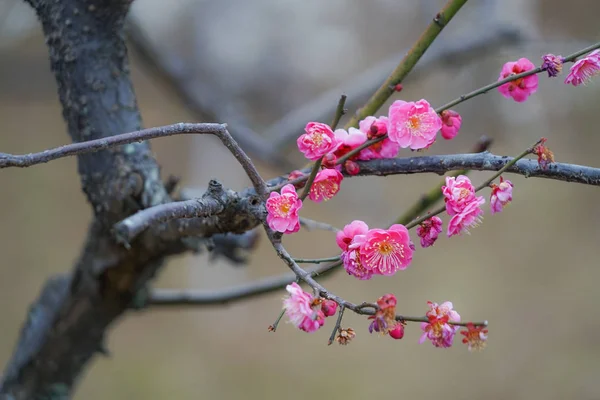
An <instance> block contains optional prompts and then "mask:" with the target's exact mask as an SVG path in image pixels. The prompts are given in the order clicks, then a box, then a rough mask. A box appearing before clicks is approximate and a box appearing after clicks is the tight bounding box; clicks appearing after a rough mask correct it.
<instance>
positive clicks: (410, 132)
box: [388, 100, 442, 150]
mask: <svg viewBox="0 0 600 400" xmlns="http://www.w3.org/2000/svg"><path fill="white" fill-rule="evenodd" d="M388 117H389V125H388V137H389V138H390V140H391V141H393V142H395V143H398V144H399V145H400V147H402V148H403V149H404V148H407V147H410V148H411V149H412V150H418V149H423V148H426V147H429V146H431V145H432V144H433V142H435V136H436V134H437V132H438V131H439V130H440V129H441V128H442V119H441V118H440V116H439V115H438V114H437V113H436V112H435V110H434V109H433V108H431V106H430V105H429V103H428V102H427V101H426V100H419V101H417V102H412V101H411V102H406V101H402V100H396V101H395V102H393V103H392V105H391V106H390V109H389V115H388Z"/></svg>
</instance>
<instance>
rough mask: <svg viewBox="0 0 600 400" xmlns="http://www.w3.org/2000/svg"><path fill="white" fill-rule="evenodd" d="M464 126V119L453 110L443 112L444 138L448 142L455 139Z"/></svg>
mask: <svg viewBox="0 0 600 400" xmlns="http://www.w3.org/2000/svg"><path fill="white" fill-rule="evenodd" d="M461 125H462V117H461V116H460V114H459V113H457V112H456V111H452V110H444V111H442V137H443V138H444V139H446V140H450V139H454V137H456V135H457V134H458V131H459V130H460V126H461Z"/></svg>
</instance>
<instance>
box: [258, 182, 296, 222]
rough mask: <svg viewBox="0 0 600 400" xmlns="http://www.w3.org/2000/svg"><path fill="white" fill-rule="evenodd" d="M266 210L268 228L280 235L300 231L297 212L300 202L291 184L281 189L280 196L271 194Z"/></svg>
mask: <svg viewBox="0 0 600 400" xmlns="http://www.w3.org/2000/svg"><path fill="white" fill-rule="evenodd" d="M266 208H267V224H268V225H269V228H271V229H273V230H274V231H277V232H281V233H294V232H298V230H300V217H299V215H298V211H299V210H300V209H301V208H302V200H300V199H299V198H298V194H297V193H296V189H294V186H293V185H292V184H287V185H285V186H284V187H283V188H281V194H279V193H277V192H271V194H270V195H269V198H268V199H267V202H266Z"/></svg>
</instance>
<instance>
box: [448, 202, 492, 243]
mask: <svg viewBox="0 0 600 400" xmlns="http://www.w3.org/2000/svg"><path fill="white" fill-rule="evenodd" d="M484 203H485V199H484V198H483V196H480V197H476V198H475V199H473V200H472V201H471V202H469V203H468V204H467V205H466V206H465V208H464V209H463V210H462V211H461V212H460V213H458V214H455V215H454V216H453V217H452V218H451V219H450V222H448V237H451V236H454V235H459V234H461V233H463V232H466V233H469V229H470V228H474V227H476V226H477V225H479V224H480V223H481V215H482V214H483V210H482V209H481V206H482V205H483V204H484Z"/></svg>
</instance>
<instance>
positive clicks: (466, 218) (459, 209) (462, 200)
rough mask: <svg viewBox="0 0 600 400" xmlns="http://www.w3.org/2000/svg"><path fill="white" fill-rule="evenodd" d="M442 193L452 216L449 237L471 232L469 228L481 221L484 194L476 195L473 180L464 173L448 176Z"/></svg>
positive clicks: (447, 210) (448, 231) (449, 224)
mask: <svg viewBox="0 0 600 400" xmlns="http://www.w3.org/2000/svg"><path fill="white" fill-rule="evenodd" d="M442 194H443V195H444V201H445V202H446V212H447V213H448V215H450V216H451V217H452V218H451V219H450V222H449V223H448V230H447V233H448V237H451V236H454V235H459V234H461V233H463V232H469V229H470V228H472V227H475V226H477V225H478V224H479V223H480V222H481V219H482V217H481V215H482V214H483V210H482V209H481V206H482V205H483V204H484V203H485V199H484V198H483V196H475V188H474V187H473V185H472V184H471V180H470V179H469V178H467V177H466V176H464V175H459V176H458V177H456V178H455V177H453V176H448V177H446V185H445V186H442Z"/></svg>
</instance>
